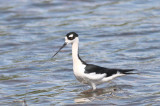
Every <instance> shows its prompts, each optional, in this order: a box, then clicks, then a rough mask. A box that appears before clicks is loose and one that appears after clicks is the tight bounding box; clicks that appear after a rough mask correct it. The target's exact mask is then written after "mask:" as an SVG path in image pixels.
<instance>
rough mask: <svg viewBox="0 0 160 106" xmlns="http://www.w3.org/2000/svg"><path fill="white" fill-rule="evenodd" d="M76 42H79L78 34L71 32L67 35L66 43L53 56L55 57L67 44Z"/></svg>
mask: <svg viewBox="0 0 160 106" xmlns="http://www.w3.org/2000/svg"><path fill="white" fill-rule="evenodd" d="M76 42H79V39H78V34H76V33H75V32H69V33H68V34H67V35H66V37H65V42H64V44H63V45H62V46H61V47H60V49H59V50H58V51H57V52H56V53H55V54H54V55H53V56H52V57H54V56H55V55H56V54H57V53H58V52H59V51H60V50H61V49H62V48H64V47H65V46H66V45H67V44H73V43H76Z"/></svg>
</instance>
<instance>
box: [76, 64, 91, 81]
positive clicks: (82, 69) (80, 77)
mask: <svg viewBox="0 0 160 106" xmlns="http://www.w3.org/2000/svg"><path fill="white" fill-rule="evenodd" d="M73 72H74V75H75V77H76V79H77V80H78V81H79V82H81V83H83V84H88V83H89V82H88V80H87V79H86V78H85V73H84V72H85V65H81V66H80V67H73Z"/></svg>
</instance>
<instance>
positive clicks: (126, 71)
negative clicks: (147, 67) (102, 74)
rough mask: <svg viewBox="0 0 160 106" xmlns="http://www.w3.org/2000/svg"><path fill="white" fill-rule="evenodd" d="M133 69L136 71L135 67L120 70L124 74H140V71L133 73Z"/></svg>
mask: <svg viewBox="0 0 160 106" xmlns="http://www.w3.org/2000/svg"><path fill="white" fill-rule="evenodd" d="M131 71H135V69H124V70H119V72H120V73H122V74H138V73H132V72H131Z"/></svg>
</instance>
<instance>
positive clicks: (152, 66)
mask: <svg viewBox="0 0 160 106" xmlns="http://www.w3.org/2000/svg"><path fill="white" fill-rule="evenodd" d="M159 6H160V1H159V0H152V1H151V0H108V1H106V0H99V1H98V0H12V1H9V0H5V1H3V0H0V15H1V16H0V60H1V61H0V105H3V106H5V105H6V106H13V105H15V106H17V105H20V106H21V105H23V104H24V101H26V103H27V105H29V106H44V105H45V106H50V105H78V104H88V105H89V104H90V105H91V104H101V105H143V106H144V105H159V104H160V89H159V88H160V72H159V71H160V64H159V63H160V37H159V35H160V7H159ZM70 31H75V32H77V33H78V34H79V37H80V56H81V58H82V59H83V60H85V61H86V62H88V63H92V64H97V65H100V66H104V67H109V68H123V69H125V68H131V69H137V70H138V73H139V74H136V75H129V76H125V77H120V78H117V79H115V80H113V81H111V82H109V83H106V84H103V85H101V86H98V88H99V90H98V91H97V92H95V93H92V92H91V93H85V92H84V91H86V90H88V89H90V87H88V86H87V85H82V84H80V83H79V82H78V81H77V80H76V79H75V77H74V75H73V71H72V58H71V46H67V47H66V48H65V49H63V50H62V52H61V53H59V54H58V55H57V56H56V57H55V58H54V59H52V60H51V56H52V55H53V54H54V53H55V52H56V51H57V49H58V48H59V47H60V46H61V45H62V44H63V42H64V36H65V34H66V33H68V32H70Z"/></svg>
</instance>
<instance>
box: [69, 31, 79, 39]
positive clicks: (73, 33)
mask: <svg viewBox="0 0 160 106" xmlns="http://www.w3.org/2000/svg"><path fill="white" fill-rule="evenodd" d="M66 37H67V39H68V40H74V39H75V38H76V37H78V34H76V33H75V32H69V33H68V34H67V35H66Z"/></svg>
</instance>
